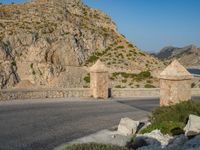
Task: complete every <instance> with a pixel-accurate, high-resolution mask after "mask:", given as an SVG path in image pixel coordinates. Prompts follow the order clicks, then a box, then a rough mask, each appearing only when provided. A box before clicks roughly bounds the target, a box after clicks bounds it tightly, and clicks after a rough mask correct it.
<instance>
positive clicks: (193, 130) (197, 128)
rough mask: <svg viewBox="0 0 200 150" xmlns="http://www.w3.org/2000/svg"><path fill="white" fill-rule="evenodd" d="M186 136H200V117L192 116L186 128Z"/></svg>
mask: <svg viewBox="0 0 200 150" xmlns="http://www.w3.org/2000/svg"><path fill="white" fill-rule="evenodd" d="M184 130H185V135H186V136H195V135H199V134H200V117H199V116H196V115H190V116H189V120H188V122H187V125H186V126H185V128H184Z"/></svg>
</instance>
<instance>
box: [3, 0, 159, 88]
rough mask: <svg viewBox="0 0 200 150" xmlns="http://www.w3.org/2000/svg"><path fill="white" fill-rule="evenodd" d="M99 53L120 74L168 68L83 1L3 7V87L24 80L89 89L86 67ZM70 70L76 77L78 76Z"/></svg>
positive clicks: (39, 0)
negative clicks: (131, 41)
mask: <svg viewBox="0 0 200 150" xmlns="http://www.w3.org/2000/svg"><path fill="white" fill-rule="evenodd" d="M121 48H122V49H124V52H123V54H121V53H122V49H121ZM111 53H112V54H111ZM97 54H99V56H98V57H99V58H100V59H101V60H102V61H103V62H105V63H107V65H109V66H114V65H113V64H112V63H115V64H116V65H115V66H114V69H115V68H120V69H121V68H122V69H123V68H124V69H125V70H127V69H129V70H130V69H135V70H149V69H152V70H153V69H155V68H158V67H160V64H162V63H160V62H159V61H158V60H157V59H155V58H154V57H152V56H150V55H148V54H145V53H143V52H140V50H139V49H138V48H137V47H135V46H134V45H132V44H130V43H129V42H128V41H127V39H126V38H125V37H124V36H122V35H121V34H119V33H118V31H117V27H116V25H115V23H114V22H113V21H112V20H111V18H110V17H109V16H107V15H106V14H104V13H103V12H101V11H99V10H96V9H92V8H89V7H88V6H86V5H84V4H83V3H82V1H81V0H34V1H32V2H28V3H23V4H12V5H0V88H9V87H13V86H15V85H16V84H17V83H18V82H20V81H24V80H28V81H30V82H31V83H32V84H34V85H37V86H44V87H49V86H53V87H54V86H58V87H78V86H79V87H83V85H84V80H83V78H84V76H85V75H86V74H87V68H86V69H85V68H84V67H83V66H84V65H87V67H89V66H90V65H92V64H93V63H94V62H95V61H96V56H95V61H94V55H97ZM119 55H120V58H119ZM100 56H101V57H100ZM121 57H122V58H121ZM113 60H115V62H113ZM72 68H74V69H72ZM69 70H72V72H74V73H75V72H76V73H75V74H73V77H69V76H71V72H70V71H69ZM78 70H80V72H78ZM68 72H70V73H68ZM63 76H66V77H63ZM64 79H67V81H65V83H66V84H64V83H62V81H63V80H64ZM68 79H69V80H68ZM71 79H75V80H76V79H77V80H78V81H74V80H71ZM57 81H58V82H57ZM55 82H56V83H57V84H56V85H54V84H53V83H55ZM58 83H62V84H58Z"/></svg>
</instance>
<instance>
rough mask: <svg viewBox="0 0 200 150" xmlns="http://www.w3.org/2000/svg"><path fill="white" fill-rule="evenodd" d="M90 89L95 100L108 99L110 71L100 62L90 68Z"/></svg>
mask: <svg viewBox="0 0 200 150" xmlns="http://www.w3.org/2000/svg"><path fill="white" fill-rule="evenodd" d="M90 88H91V90H92V95H93V97H94V98H102V99H107V98H108V69H107V67H106V66H105V65H104V64H103V63H102V62H101V61H100V60H98V61H97V62H96V63H95V64H94V65H93V66H92V67H91V68H90Z"/></svg>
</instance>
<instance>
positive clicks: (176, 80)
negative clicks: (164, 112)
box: [160, 60, 193, 106]
mask: <svg viewBox="0 0 200 150" xmlns="http://www.w3.org/2000/svg"><path fill="white" fill-rule="evenodd" d="M192 78H193V76H192V75H191V74H190V73H189V72H188V71H187V70H186V69H185V68H184V67H183V66H182V65H181V64H180V63H179V62H178V61H177V60H174V61H173V62H172V63H171V64H170V65H169V66H168V67H167V68H166V69H165V70H164V71H163V72H162V73H161V74H160V105H161V106H167V105H172V104H176V103H179V102H181V101H187V100H190V99H191V81H192Z"/></svg>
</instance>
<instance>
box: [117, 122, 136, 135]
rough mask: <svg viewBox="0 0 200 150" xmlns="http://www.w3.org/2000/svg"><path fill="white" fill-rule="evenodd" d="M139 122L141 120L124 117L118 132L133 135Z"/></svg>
mask: <svg viewBox="0 0 200 150" xmlns="http://www.w3.org/2000/svg"><path fill="white" fill-rule="evenodd" d="M139 124H140V122H139V121H134V120H132V119H130V118H122V119H121V120H120V123H119V125H118V132H119V133H120V134H122V135H125V136H128V135H133V134H135V133H136V131H137V128H138V126H139Z"/></svg>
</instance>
